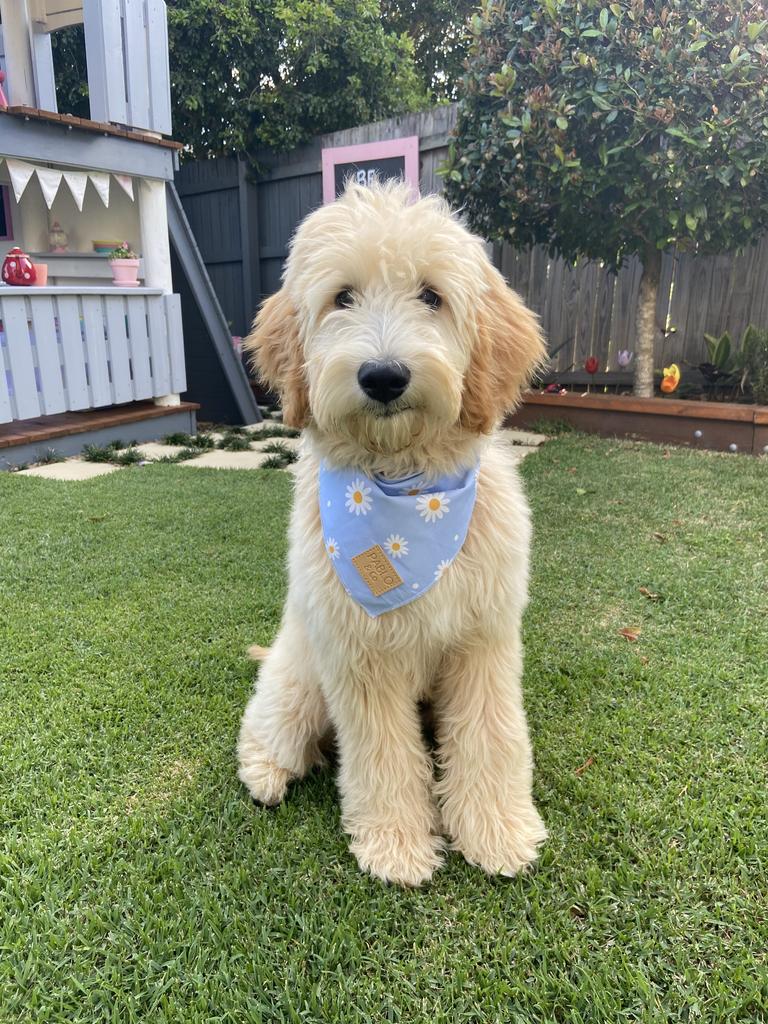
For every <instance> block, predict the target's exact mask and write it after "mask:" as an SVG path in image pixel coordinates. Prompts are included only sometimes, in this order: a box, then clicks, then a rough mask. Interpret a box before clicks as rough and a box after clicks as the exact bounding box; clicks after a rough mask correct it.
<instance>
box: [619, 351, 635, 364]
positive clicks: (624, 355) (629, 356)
mask: <svg viewBox="0 0 768 1024" xmlns="http://www.w3.org/2000/svg"><path fill="white" fill-rule="evenodd" d="M634 357H635V353H634V352H630V351H629V349H626V348H624V349H622V350H621V352H618V353H617V354H616V362H617V363H618V364H619V366H621V367H622V369H626V368H627V367H628V366H629V364H630V363H631V362H632V360H633V359H634Z"/></svg>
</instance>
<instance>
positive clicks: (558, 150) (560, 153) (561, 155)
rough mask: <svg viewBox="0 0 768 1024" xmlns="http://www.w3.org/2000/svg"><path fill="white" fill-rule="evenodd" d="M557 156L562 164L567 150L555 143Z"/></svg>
mask: <svg viewBox="0 0 768 1024" xmlns="http://www.w3.org/2000/svg"><path fill="white" fill-rule="evenodd" d="M555 156H556V157H557V159H558V160H559V161H560V163H561V164H562V163H565V152H564V151H563V147H562V146H558V145H557V144H555Z"/></svg>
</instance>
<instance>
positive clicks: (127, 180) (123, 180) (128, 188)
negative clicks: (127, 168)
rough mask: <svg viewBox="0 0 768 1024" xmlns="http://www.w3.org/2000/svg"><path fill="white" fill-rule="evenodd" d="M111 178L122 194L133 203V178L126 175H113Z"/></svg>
mask: <svg viewBox="0 0 768 1024" xmlns="http://www.w3.org/2000/svg"><path fill="white" fill-rule="evenodd" d="M112 177H113V178H114V179H115V181H116V182H117V183H118V185H119V186H120V188H121V189H122V190H123V192H125V194H126V195H127V196H128V198H129V199H130V200H131V202H133V178H131V177H130V176H129V175H128V174H113V175H112Z"/></svg>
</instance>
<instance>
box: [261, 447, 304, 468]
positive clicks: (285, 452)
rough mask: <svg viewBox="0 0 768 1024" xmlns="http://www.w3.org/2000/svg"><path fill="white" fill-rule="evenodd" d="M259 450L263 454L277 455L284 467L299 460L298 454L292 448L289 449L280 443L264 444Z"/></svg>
mask: <svg viewBox="0 0 768 1024" xmlns="http://www.w3.org/2000/svg"><path fill="white" fill-rule="evenodd" d="M261 450H262V451H263V452H268V453H269V454H271V455H277V456H278V458H281V459H282V460H283V461H284V462H285V464H286V466H287V465H289V464H290V463H292V462H297V461H298V458H299V456H298V453H297V452H295V451H294V450H293V448H289V447H288V446H287V445H285V444H283V443H282V442H280V441H273V442H272V443H271V444H265V445H264V447H263V448H262V449H261Z"/></svg>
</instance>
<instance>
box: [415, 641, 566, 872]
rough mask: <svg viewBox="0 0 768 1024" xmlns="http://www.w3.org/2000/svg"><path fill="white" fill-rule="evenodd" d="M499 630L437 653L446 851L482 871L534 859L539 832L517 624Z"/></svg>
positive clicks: (439, 787) (517, 866) (512, 868)
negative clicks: (448, 842)
mask: <svg viewBox="0 0 768 1024" xmlns="http://www.w3.org/2000/svg"><path fill="white" fill-rule="evenodd" d="M502 634H503V635H500V636H495V637H493V638H490V637H489V638H484V639H483V640H481V639H478V642H477V644H476V645H475V646H472V647H471V648H469V649H463V650H458V651H455V652H453V653H451V654H449V655H448V656H447V657H446V659H445V663H444V667H443V672H442V678H441V680H440V682H439V684H438V687H437V692H436V694H435V709H436V715H437V736H438V741H439V750H438V763H439V766H440V768H441V776H440V778H439V779H438V782H437V784H436V786H435V793H436V795H437V796H438V799H439V801H440V809H441V811H442V816H443V824H444V826H445V830H446V832H447V833H448V835H449V836H450V837H451V839H452V846H453V849H455V850H460V851H461V853H463V854H464V857H465V858H466V859H467V860H468V861H469V862H470V864H477V865H479V866H480V867H481V868H483V870H485V871H487V872H488V873H489V874H501V875H514V874H516V873H517V872H518V871H520V870H522V869H523V868H525V867H526V866H527V865H529V864H531V863H532V862H533V861H534V860H535V859H536V851H537V847H538V845H539V843H541V842H543V840H544V839H546V836H547V831H546V829H545V828H544V825H543V823H542V820H541V818H540V817H539V814H538V811H537V810H536V808H535V806H534V803H533V796H532V793H531V785H532V769H533V757H532V754H531V744H530V740H529V737H528V727H527V724H526V720H525V711H524V709H523V700H522V693H521V689H520V676H521V672H522V646H521V640H520V629H519V622H518V621H514V622H511V623H509V624H508V627H507V629H505V630H503V631H502Z"/></svg>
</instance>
